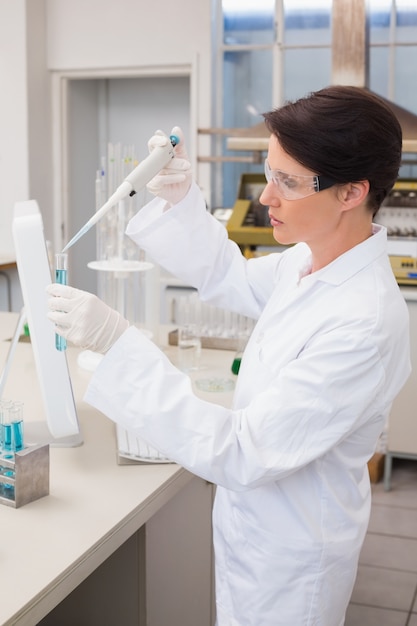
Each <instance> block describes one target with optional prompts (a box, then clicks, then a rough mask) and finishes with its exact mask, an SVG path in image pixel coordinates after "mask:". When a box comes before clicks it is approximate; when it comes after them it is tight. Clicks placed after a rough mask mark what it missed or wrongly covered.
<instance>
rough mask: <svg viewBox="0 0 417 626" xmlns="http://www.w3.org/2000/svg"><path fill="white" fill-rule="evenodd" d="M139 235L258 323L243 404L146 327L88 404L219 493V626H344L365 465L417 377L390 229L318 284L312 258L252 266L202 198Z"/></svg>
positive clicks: (117, 351) (362, 510)
mask: <svg viewBox="0 0 417 626" xmlns="http://www.w3.org/2000/svg"><path fill="white" fill-rule="evenodd" d="M163 204H164V203H163V202H161V201H160V200H158V199H155V200H154V201H152V202H151V203H150V204H149V205H147V206H146V207H145V208H143V209H142V210H141V211H139V213H138V215H137V216H136V217H134V218H133V220H132V221H131V223H130V224H129V226H128V234H129V235H130V236H131V237H132V239H134V240H135V241H136V242H137V243H138V244H139V245H140V246H141V247H142V248H144V249H146V250H147V251H149V252H150V253H151V254H152V256H153V257H154V259H156V260H157V261H158V262H159V263H161V264H162V265H164V266H166V267H167V268H169V269H170V271H172V272H173V273H174V274H176V275H178V276H180V277H181V278H182V279H183V280H184V281H185V282H186V283H187V284H189V285H193V286H195V287H197V288H198V289H199V291H200V295H201V297H202V298H203V299H205V300H210V301H212V302H213V303H214V304H216V305H220V306H221V305H224V306H226V307H231V308H233V309H234V310H236V311H239V312H240V313H243V314H246V315H249V316H253V317H256V318H259V319H258V323H257V325H256V327H255V330H254V331H253V334H252V337H251V339H250V341H249V344H248V346H247V349H246V351H245V355H244V358H243V360H242V365H241V369H240V373H239V376H238V381H237V386H236V391H235V396H234V405H233V408H231V409H227V408H224V407H222V406H218V405H215V404H212V403H208V402H205V401H203V400H201V399H198V398H197V397H196V396H195V395H193V392H192V388H191V384H190V381H189V378H188V377H187V376H186V375H185V374H184V373H182V372H180V371H179V370H177V369H176V368H175V367H174V366H173V365H172V364H171V363H170V362H169V361H168V359H167V358H166V356H165V355H164V354H163V353H162V352H161V351H160V350H159V349H158V348H157V347H156V346H155V345H154V344H153V343H152V342H151V341H149V340H148V339H147V338H146V337H145V336H144V335H143V334H142V333H141V332H140V331H138V330H137V329H135V328H130V329H128V330H127V331H126V332H125V333H124V334H123V335H122V337H121V338H120V339H119V340H118V341H117V342H116V344H115V345H114V346H113V347H112V349H111V350H110V351H109V352H108V354H107V355H106V356H105V358H104V359H103V361H102V362H101V364H100V366H99V368H98V370H97V371H96V373H95V375H94V376H93V378H92V381H91V383H90V386H89V389H88V391H87V394H86V400H87V402H89V403H90V404H92V405H94V406H95V407H97V408H98V409H100V410H101V411H102V412H103V413H105V414H106V415H108V416H109V417H110V418H111V419H112V420H114V421H115V422H118V423H119V424H121V425H122V426H123V427H125V428H127V429H130V430H132V431H133V432H135V433H137V434H138V435H139V436H141V437H142V438H145V439H147V440H148V441H149V443H150V444H151V445H153V446H155V447H157V448H159V449H160V450H161V452H162V453H163V454H165V455H166V456H168V457H169V458H171V459H173V460H175V461H177V462H178V463H180V464H181V465H183V466H184V467H186V468H188V469H189V470H190V471H191V472H193V473H195V474H197V475H199V476H201V477H203V478H205V479H207V480H209V481H212V482H213V483H215V484H216V485H218V488H217V492H216V498H215V505H214V511H213V528H214V531H213V532H214V546H215V562H216V603H217V623H218V626H313V625H314V626H340V625H341V624H343V622H344V615H345V610H346V606H347V604H348V602H349V599H350V595H351V591H352V588H353V584H354V580H355V576H356V570H357V563H358V557H359V552H360V548H361V545H362V542H363V539H364V536H365V533H366V529H367V524H368V519H369V512H370V484H369V475H368V471H367V461H368V460H369V458H370V457H371V456H372V454H373V452H374V449H375V444H376V442H377V439H378V436H379V434H380V432H381V430H382V428H383V426H384V424H385V422H386V420H387V417H388V414H389V410H390V406H391V403H392V401H393V399H394V397H395V396H396V394H397V393H398V391H399V389H400V388H401V387H402V385H403V384H404V382H405V380H406V379H407V377H408V375H409V372H410V360H409V332H408V314H407V309H406V304H405V302H404V299H403V298H402V296H401V294H400V291H399V289H398V287H397V284H396V281H395V279H394V277H393V274H392V272H391V268H390V265H389V260H388V257H387V253H386V231H385V229H384V228H382V227H378V226H375V227H374V235H373V236H372V237H370V238H369V239H367V240H366V241H364V242H363V243H361V244H359V245H358V246H356V247H355V248H353V249H352V250H350V251H348V252H346V253H345V254H343V255H342V256H341V257H339V258H338V259H336V260H335V261H334V262H332V263H331V264H330V265H328V266H327V267H325V268H323V269H321V270H320V271H318V272H315V273H313V274H309V273H308V269H309V264H310V251H309V249H308V247H307V246H306V245H305V244H298V245H295V246H293V247H292V248H289V249H287V250H286V251H285V252H284V253H282V254H279V253H274V254H271V255H268V256H266V257H262V258H259V259H251V260H249V261H248V260H246V259H244V258H243V256H242V255H241V253H240V251H239V249H238V247H237V246H236V245H235V244H234V243H233V242H231V241H230V240H228V238H227V234H226V231H225V229H224V227H223V226H221V225H220V224H219V223H218V222H217V221H216V220H215V219H214V218H213V217H212V216H211V215H210V214H209V213H208V212H207V211H206V210H205V206H204V202H203V200H202V197H201V194H200V192H199V190H198V188H197V187H196V186H195V185H193V187H192V188H191V190H190V192H189V193H188V195H187V197H186V198H185V199H184V200H183V201H182V202H181V203H180V204H178V205H176V206H175V207H173V208H171V209H170V210H168V211H166V212H163V210H162V207H163Z"/></svg>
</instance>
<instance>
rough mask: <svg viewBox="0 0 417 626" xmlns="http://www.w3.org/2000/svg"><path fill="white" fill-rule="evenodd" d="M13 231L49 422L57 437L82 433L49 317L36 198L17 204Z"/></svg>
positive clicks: (45, 260)
mask: <svg viewBox="0 0 417 626" xmlns="http://www.w3.org/2000/svg"><path fill="white" fill-rule="evenodd" d="M12 232H13V239H14V246H15V252H16V263H17V269H18V273H19V280H20V286H21V290H22V295H23V302H24V307H25V312H26V317H27V322H28V325H29V331H30V338H31V344H32V348H33V354H34V359H35V364H36V370H37V374H38V378H39V384H40V388H41V393H42V398H43V402H44V407H45V416H46V423H47V426H48V429H49V432H50V433H51V435H52V437H54V438H56V439H62V438H65V437H71V436H74V435H78V434H79V432H80V430H79V424H78V418H77V412H76V408H75V402H74V397H73V393H72V386H71V380H70V376H69V371H68V365H67V360H66V355H65V352H60V351H59V350H57V349H56V348H55V332H54V326H53V324H52V322H51V321H50V320H49V319H48V317H47V313H48V305H47V301H48V295H47V293H46V287H47V285H49V284H50V283H51V282H52V279H51V270H50V267H49V262H48V254H47V249H46V243H45V237H44V231H43V222H42V216H41V213H40V211H39V207H38V204H37V202H36V201H35V200H28V201H26V202H17V203H16V204H15V207H14V216H13V223H12ZM78 443H80V442H78Z"/></svg>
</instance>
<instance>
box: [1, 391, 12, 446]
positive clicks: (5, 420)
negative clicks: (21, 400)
mask: <svg viewBox="0 0 417 626" xmlns="http://www.w3.org/2000/svg"><path fill="white" fill-rule="evenodd" d="M12 404H13V403H12V402H11V401H10V400H2V401H1V405H0V412H1V431H2V435H1V443H2V453H3V455H4V456H5V458H9V457H10V456H11V452H12V449H13V446H12V423H11V421H10V409H11V406H12Z"/></svg>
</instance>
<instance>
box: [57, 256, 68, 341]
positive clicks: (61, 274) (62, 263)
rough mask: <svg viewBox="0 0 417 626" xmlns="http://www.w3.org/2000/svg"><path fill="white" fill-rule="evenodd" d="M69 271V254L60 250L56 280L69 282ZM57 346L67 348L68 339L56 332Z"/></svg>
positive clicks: (60, 282)
mask: <svg viewBox="0 0 417 626" xmlns="http://www.w3.org/2000/svg"><path fill="white" fill-rule="evenodd" d="M67 272H68V254H67V253H64V252H60V253H58V254H56V255H55V282H57V283H59V284H60V285H66V284H67ZM55 347H56V349H57V350H60V351H62V350H66V349H67V340H66V339H64V337H61V335H58V334H55Z"/></svg>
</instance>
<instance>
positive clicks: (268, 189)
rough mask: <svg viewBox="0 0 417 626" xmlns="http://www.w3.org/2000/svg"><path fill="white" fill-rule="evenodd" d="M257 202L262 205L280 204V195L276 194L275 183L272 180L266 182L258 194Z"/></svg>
mask: <svg viewBox="0 0 417 626" xmlns="http://www.w3.org/2000/svg"><path fill="white" fill-rule="evenodd" d="M259 202H260V203H261V204H263V205H264V206H279V205H280V204H281V200H280V197H279V195H278V194H277V190H276V185H275V184H274V183H273V181H272V180H271V181H270V182H267V183H266V185H265V187H264V190H263V191H262V193H261V195H260V196H259Z"/></svg>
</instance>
